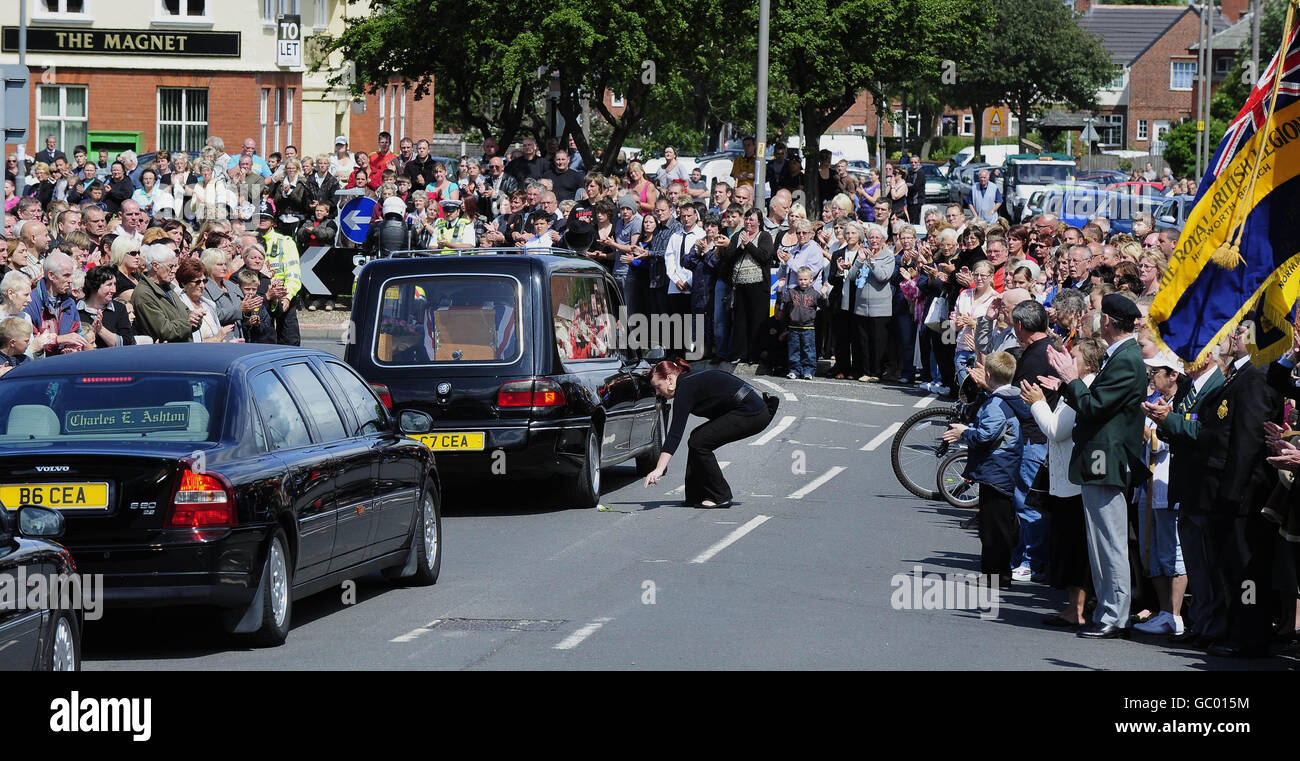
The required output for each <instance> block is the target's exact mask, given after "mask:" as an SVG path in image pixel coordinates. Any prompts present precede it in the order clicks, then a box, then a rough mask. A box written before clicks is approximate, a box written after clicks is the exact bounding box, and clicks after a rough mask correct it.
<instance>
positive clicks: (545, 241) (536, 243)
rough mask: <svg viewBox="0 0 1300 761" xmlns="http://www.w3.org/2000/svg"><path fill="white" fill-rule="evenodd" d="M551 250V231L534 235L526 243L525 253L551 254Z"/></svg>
mask: <svg viewBox="0 0 1300 761" xmlns="http://www.w3.org/2000/svg"><path fill="white" fill-rule="evenodd" d="M550 252H551V233H550V232H547V233H546V234H545V235H534V236H533V237H531V238H529V239H528V241H527V242H526V243H524V253H527V254H533V253H537V254H549V253H550Z"/></svg>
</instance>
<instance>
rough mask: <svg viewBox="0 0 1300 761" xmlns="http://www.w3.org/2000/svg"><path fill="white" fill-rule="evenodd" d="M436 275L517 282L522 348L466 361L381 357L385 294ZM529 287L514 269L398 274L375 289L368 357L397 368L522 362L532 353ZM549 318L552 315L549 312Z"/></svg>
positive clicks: (498, 365) (440, 276)
mask: <svg viewBox="0 0 1300 761" xmlns="http://www.w3.org/2000/svg"><path fill="white" fill-rule="evenodd" d="M436 278H503V279H506V280H510V281H511V282H513V284H514V291H515V320H516V324H515V329H516V330H517V331H518V335H517V337H516V339H515V342H516V344H518V348H517V350H516V352H515V354H514V356H512V357H510V358H508V359H502V360H492V361H487V360H476V361H466V362H438V361H434V360H430V361H428V362H413V363H410V364H399V363H397V362H393V361H392V360H388V361H385V360H382V359H380V358H379V336H380V328H382V327H383V322H384V304H385V303H386V301H387V300H386V299H385V298H384V293H385V292H387V290H388V289H389V288H400V287H401V285H402V284H403V283H404V282H405V281H407V280H412V281H416V283H415V284H416V285H420V283H421V282H425V283H427V282H428V281H430V280H434V279H436ZM528 282H531V277H530V278H529V279H528ZM527 287H529V286H528V285H526V284H525V281H523V280H520V278H519V277H518V276H517V275H515V274H514V273H511V272H430V273H423V274H418V275H399V276H396V277H390V278H387V279H386V280H384V281H383V282H382V283H379V284H378V285H377V286H374V288H375V293H377V294H378V298H376V299H375V307H374V309H375V311H374V322H373V323H372V327H371V329H370V331H369V333H370V335H369V340H370V350H369V355H370V356H369V358H368V359H369V361H370V363H371V364H373V365H374V366H375V367H378V368H395V369H409V368H416V367H428V368H436V369H439V370H444V369H446V368H449V367H491V366H495V367H509V366H511V365H515V364H518V363H519V362H520V360H522V359H523V358H524V356H525V355H526V354H527V353H528V349H529V337H530V336H529V334H528V331H529V330H531V329H532V327H531V326H532V315H530V314H528V311H527V309H526V308H525V301H524V289H525V288H527ZM548 299H549V293H548ZM529 301H530V302H531V301H532V299H529ZM546 309H547V311H548V312H549V311H550V302H549V301H547V304H546ZM547 319H550V317H549V315H548V317H547Z"/></svg>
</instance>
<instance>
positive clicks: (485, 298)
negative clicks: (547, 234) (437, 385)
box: [374, 275, 523, 365]
mask: <svg viewBox="0 0 1300 761" xmlns="http://www.w3.org/2000/svg"><path fill="white" fill-rule="evenodd" d="M519 303H520V298H519V283H518V281H516V280H515V279H514V278H510V277H505V276H502V275H430V276H428V277H415V278H402V279H400V280H393V281H390V282H389V283H387V284H386V285H385V286H384V291H383V298H382V299H381V301H380V304H379V322H378V325H377V327H376V330H375V345H374V354H375V361H376V362H377V363H378V364H381V365H428V364H473V363H479V362H513V361H515V360H516V359H518V358H519V355H520V353H521V351H522V346H521V344H520V337H521V335H522V331H523V327H522V325H521V324H520V319H519Z"/></svg>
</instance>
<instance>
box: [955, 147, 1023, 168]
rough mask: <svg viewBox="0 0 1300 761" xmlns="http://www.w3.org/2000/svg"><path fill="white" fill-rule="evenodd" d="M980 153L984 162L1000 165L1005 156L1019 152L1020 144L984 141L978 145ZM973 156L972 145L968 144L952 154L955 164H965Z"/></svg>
mask: <svg viewBox="0 0 1300 761" xmlns="http://www.w3.org/2000/svg"><path fill="white" fill-rule="evenodd" d="M980 153H982V154H984V163H986V164H992V165H993V166H1002V165H1003V164H1005V163H1006V160H1007V156H1010V155H1012V154H1015V153H1020V146H1019V145H1017V144H1016V143H1008V144H1007V145H990V144H988V143H985V144H984V145H982V146H980ZM974 156H975V148H974V146H969V145H968V146H966V147H965V148H962V149H961V150H960V151H957V154H956V155H955V156H953V158H954V159H956V160H957V166H965V165H966V164H969V163H970V161H971V159H972V158H974Z"/></svg>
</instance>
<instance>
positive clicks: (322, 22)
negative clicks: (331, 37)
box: [315, 0, 330, 29]
mask: <svg viewBox="0 0 1300 761" xmlns="http://www.w3.org/2000/svg"><path fill="white" fill-rule="evenodd" d="M329 22H330V17H329V1H328V0H316V19H315V25H316V28H317V29H324V28H325V27H327V26H329Z"/></svg>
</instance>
